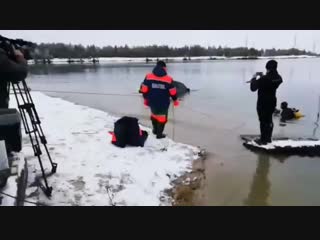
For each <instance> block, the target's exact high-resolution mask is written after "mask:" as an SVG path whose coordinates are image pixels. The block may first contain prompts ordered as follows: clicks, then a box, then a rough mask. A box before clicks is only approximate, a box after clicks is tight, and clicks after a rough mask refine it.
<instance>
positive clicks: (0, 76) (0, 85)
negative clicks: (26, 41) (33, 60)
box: [0, 48, 28, 109]
mask: <svg viewBox="0 0 320 240" xmlns="http://www.w3.org/2000/svg"><path fill="white" fill-rule="evenodd" d="M14 54H15V61H14V60H12V59H10V58H9V57H8V55H7V53H6V51H5V50H4V49H2V48H0V109H1V108H8V107H9V93H10V82H16V81H22V80H23V79H25V78H26V77H27V74H28V67H27V61H26V59H25V58H24V55H23V53H22V52H21V51H20V50H14Z"/></svg>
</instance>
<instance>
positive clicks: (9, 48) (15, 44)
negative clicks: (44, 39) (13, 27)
mask: <svg viewBox="0 0 320 240" xmlns="http://www.w3.org/2000/svg"><path fill="white" fill-rule="evenodd" d="M35 47H36V44H35V43H33V42H28V41H25V40H23V39H10V38H6V37H3V36H1V35H0V48H2V49H3V50H4V51H5V52H6V53H7V55H8V57H9V58H10V59H12V60H15V54H14V50H20V51H21V52H22V53H23V55H24V58H25V59H26V60H30V59H33V57H32V54H31V51H32V50H33V49H34V48H35Z"/></svg>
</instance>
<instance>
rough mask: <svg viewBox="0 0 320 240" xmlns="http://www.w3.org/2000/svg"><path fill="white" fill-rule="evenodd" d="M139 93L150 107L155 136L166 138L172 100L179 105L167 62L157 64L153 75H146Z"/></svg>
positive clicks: (175, 104)
mask: <svg viewBox="0 0 320 240" xmlns="http://www.w3.org/2000/svg"><path fill="white" fill-rule="evenodd" d="M139 92H140V93H142V94H143V98H144V104H145V105H146V106H149V107H150V110H151V121H152V126H153V131H152V132H153V134H155V135H156V136H157V138H158V139H161V138H165V137H166V136H165V135H164V134H163V130H164V127H165V125H166V123H167V118H168V110H169V106H170V98H171V99H172V100H173V102H174V106H175V107H177V106H178V105H179V101H178V98H177V89H176V87H175V86H174V84H173V79H172V77H171V76H169V75H168V74H167V68H166V63H165V62H163V61H158V62H157V65H156V66H155V68H154V69H153V71H152V73H148V74H147V75H146V77H145V79H144V81H143V83H142V84H141V86H140V91H139Z"/></svg>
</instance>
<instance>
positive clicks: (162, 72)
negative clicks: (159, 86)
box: [152, 66, 167, 77]
mask: <svg viewBox="0 0 320 240" xmlns="http://www.w3.org/2000/svg"><path fill="white" fill-rule="evenodd" d="M152 73H153V74H154V75H156V76H158V77H164V76H166V75H167V71H166V70H164V68H163V67H160V66H155V68H154V69H153V71H152Z"/></svg>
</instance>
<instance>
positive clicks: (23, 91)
mask: <svg viewBox="0 0 320 240" xmlns="http://www.w3.org/2000/svg"><path fill="white" fill-rule="evenodd" d="M11 84H12V89H13V93H14V95H15V98H16V100H17V105H18V108H19V112H20V115H21V119H22V122H23V126H24V129H25V133H26V134H28V135H29V138H30V142H31V145H32V148H33V152H34V156H36V157H37V158H38V161H39V164H40V168H41V172H42V178H43V180H44V186H43V185H42V184H41V183H40V188H41V189H42V190H43V192H44V193H45V195H46V196H47V197H50V196H51V193H52V187H50V186H49V185H48V181H47V175H46V173H45V170H44V167H43V163H42V159H41V155H42V151H41V147H40V143H41V144H42V145H43V147H44V149H45V151H46V153H47V156H48V159H49V161H50V163H51V167H52V168H51V174H54V173H55V172H56V171H57V166H58V164H57V163H54V162H53V161H52V159H51V156H50V153H49V150H48V147H47V140H46V137H45V135H44V133H43V130H42V127H41V125H40V124H41V121H40V118H39V115H38V113H37V110H36V108H35V105H34V103H33V99H32V97H31V94H30V90H29V88H28V86H27V83H26V81H25V80H22V81H21V82H12V83H11ZM39 182H40V181H39Z"/></svg>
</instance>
